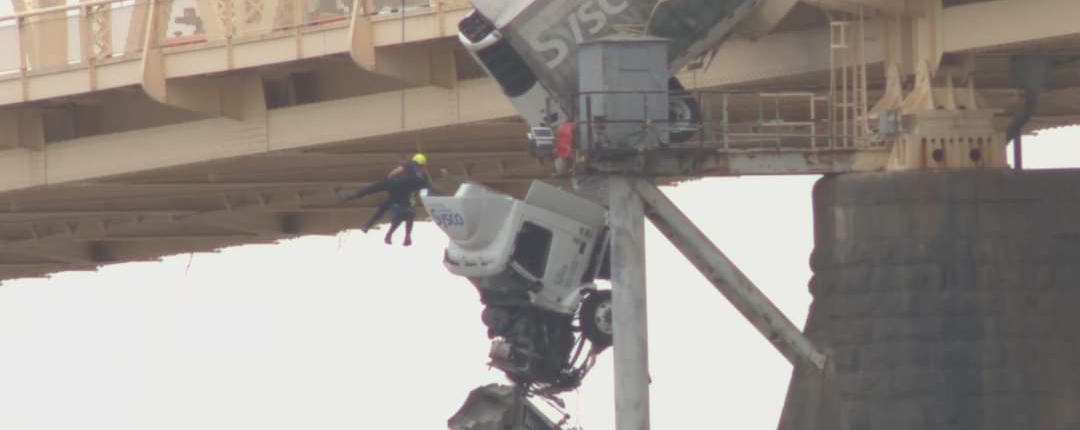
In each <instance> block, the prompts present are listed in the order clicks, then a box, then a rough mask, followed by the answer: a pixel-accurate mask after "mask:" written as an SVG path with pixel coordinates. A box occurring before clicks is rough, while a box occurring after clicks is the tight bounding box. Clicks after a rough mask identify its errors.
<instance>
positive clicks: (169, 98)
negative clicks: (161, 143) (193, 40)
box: [140, 1, 273, 120]
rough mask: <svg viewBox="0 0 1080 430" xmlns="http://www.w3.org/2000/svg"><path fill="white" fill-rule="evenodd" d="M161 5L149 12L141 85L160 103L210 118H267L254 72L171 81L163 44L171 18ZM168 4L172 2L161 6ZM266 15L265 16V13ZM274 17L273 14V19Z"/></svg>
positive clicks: (259, 83) (151, 6) (144, 42)
mask: <svg viewBox="0 0 1080 430" xmlns="http://www.w3.org/2000/svg"><path fill="white" fill-rule="evenodd" d="M159 3H160V2H156V1H155V2H151V3H150V7H149V8H148V9H147V18H146V20H147V25H146V30H145V34H144V39H143V48H142V49H143V57H142V79H141V81H140V85H141V86H142V89H143V91H145V92H146V94H147V95H148V96H150V98H151V99H153V100H156V101H157V102H159V103H162V104H167V105H170V106H175V107H178V108H181V109H186V110H190V111H193V112H198V113H202V114H205V115H210V116H224V117H228V118H232V119H236V120H242V119H244V118H245V117H247V118H253V117H261V116H265V115H266V101H265V95H264V94H263V85H262V79H261V78H260V77H259V75H258V74H256V73H253V72H247V73H234V74H231V75H229V76H225V77H207V76H201V77H192V78H186V79H171V80H170V79H167V78H166V76H168V71H167V70H166V68H165V67H166V62H165V53H164V52H163V51H162V47H161V44H160V41H161V40H162V37H163V33H164V32H163V29H164V28H165V27H166V26H168V22H163V21H166V20H167V17H168V16H169V15H168V14H167V13H165V11H164V9H159V8H162V7H164V6H159ZM161 4H162V5H167V4H168V3H161ZM264 15H265V14H264ZM272 16H273V14H271V18H269V20H272V19H273V18H272Z"/></svg>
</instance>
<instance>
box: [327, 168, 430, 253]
mask: <svg viewBox="0 0 1080 430" xmlns="http://www.w3.org/2000/svg"><path fill="white" fill-rule="evenodd" d="M425 165H427V157H425V156H424V154H421V153H416V155H413V157H412V159H411V160H409V161H406V162H404V163H401V165H400V166H398V167H396V168H394V170H392V171H390V174H389V175H387V176H386V179H383V180H381V181H379V182H376V183H374V184H371V185H368V186H366V187H363V188H360V189H359V190H355V191H342V192H339V193H338V194H337V198H338V200H342V201H344V200H353V199H358V198H361V197H364V196H366V195H368V194H374V193H379V192H383V191H386V193H387V196H386V200H383V201H382V203H380V204H379V207H378V208H376V209H375V214H374V215H372V216H371V219H370V220H368V222H367V224H364V226H363V227H362V228H361V230H362V231H363V232H364V233H367V231H368V230H370V229H371V227H372V226H374V225H375V223H377V222H379V219H380V218H382V216H383V215H384V214H386V211H387V210H389V209H390V208H392V207H398V208H402V209H398V210H395V211H394V212H392V213H391V222H392V224H391V227H390V231H389V232H387V235H386V242H387V243H390V236H391V235H392V234H393V232H394V230H395V229H396V228H397V226H398V225H399V224H401V222H402V221H405V222H406V224H405V243H404V244H405V246H408V245H411V244H412V237H411V234H412V231H411V230H412V219H415V217H416V212H415V211H413V209H412V201H413V200H412V196H413V194H414V193H416V192H417V191H420V190H422V189H425V188H426V189H430V188H431V180H430V178H428V175H427V172H426V171H424V166H425ZM410 212H411V213H412V217H409V216H408V215H409V213H410Z"/></svg>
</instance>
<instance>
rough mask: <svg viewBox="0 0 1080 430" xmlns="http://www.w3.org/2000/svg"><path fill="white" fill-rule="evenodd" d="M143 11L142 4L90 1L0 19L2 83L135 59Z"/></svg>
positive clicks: (128, 0)
mask: <svg viewBox="0 0 1080 430" xmlns="http://www.w3.org/2000/svg"><path fill="white" fill-rule="evenodd" d="M146 11H147V8H146V2H145V1H136V0H94V1H86V2H83V3H75V4H68V5H59V6H51V7H45V8H39V9H34V10H30V11H23V12H16V13H14V14H11V15H6V16H0V79H5V78H11V77H18V76H23V77H25V76H27V75H32V74H37V73H46V72H50V71H55V70H58V69H67V68H72V67H92V66H93V65H96V64H103V63H107V62H110V61H116V60H117V59H120V58H124V57H130V56H133V55H134V56H138V55H139V54H140V52H141V50H142V34H143V33H142V32H141V31H142V30H141V28H140V27H139V26H138V24H137V23H140V22H141V19H138V18H139V17H140V13H141V16H143V17H144V16H145V15H146ZM133 24H135V25H133Z"/></svg>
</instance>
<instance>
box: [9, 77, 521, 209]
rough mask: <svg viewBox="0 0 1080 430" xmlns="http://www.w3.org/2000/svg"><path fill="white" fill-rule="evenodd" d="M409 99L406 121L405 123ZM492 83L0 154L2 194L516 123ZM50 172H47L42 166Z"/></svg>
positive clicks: (371, 97) (380, 96)
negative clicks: (485, 123) (403, 134)
mask: <svg viewBox="0 0 1080 430" xmlns="http://www.w3.org/2000/svg"><path fill="white" fill-rule="evenodd" d="M402 99H404V103H405V106H406V108H407V109H406V117H405V118H401V108H400V106H401V103H402ZM513 115H515V114H514V111H513V109H512V108H511V107H510V105H509V102H507V101H506V100H505V98H504V97H503V96H502V95H501V92H500V91H499V90H498V88H497V87H496V86H495V85H494V84H493V83H492V82H490V81H488V80H487V79H473V80H469V81H462V82H460V83H459V85H458V86H457V87H456V88H454V89H452V90H450V89H444V88H438V87H423V88H416V89H411V90H406V91H405V97H402V96H401V93H399V92H391V93H380V94H373V95H367V96H360V97H352V98H347V99H340V100H334V101H330V102H323V103H313V104H307V105H300V106H293V107H288V108H281V109H275V110H273V111H270V112H268V113H267V115H266V117H265V118H245V120H243V121H234V120H232V119H224V118H211V119H206V120H201V121H193V122H188V123H183V124H175V125H169V126H164V127H156V128H150V129H143V130H137V131H130V132H123V133H114V134H108V135H102V136H92V137H85V138H79V139H72V140H67V141H63V142H56V143H53V144H50V145H47V146H46V147H45V149H44V150H42V151H26V150H18V149H14V150H8V151H3V152H0V171H3V172H5V174H4V175H3V176H2V177H0V192H3V191H10V190H17V189H25V188H29V187H33V186H40V185H46V184H60V183H66V182H74V181H86V180H94V179H101V178H105V177H110V176H117V175H124V174H133V173H137V172H144V171H149V170H154V169H160V168H166V167H177V166H182V165H189V164H195V163H202V162H210V161H221V160H223V159H227V158H232V157H243V156H249V155H255V154H263V153H269V152H272V151H278V150H296V149H305V148H314V147H317V146H320V145H325V144H329V143H335V142H344V141H353V140H357V139H364V138H369V137H376V136H385V135H393V134H396V133H401V132H410V131H419V130H429V129H437V128H440V127H446V126H451V125H463V124H466V123H470V122H476V121H486V120H494V119H500V118H507V117H512V116H513ZM45 166H48V169H46V168H45Z"/></svg>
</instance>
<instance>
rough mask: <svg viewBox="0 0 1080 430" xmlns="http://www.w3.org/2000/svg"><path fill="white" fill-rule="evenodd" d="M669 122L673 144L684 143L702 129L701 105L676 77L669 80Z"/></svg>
mask: <svg viewBox="0 0 1080 430" xmlns="http://www.w3.org/2000/svg"><path fill="white" fill-rule="evenodd" d="M668 93H669V95H668V121H669V124H670V126H671V133H670V139H671V143H683V142H686V141H687V140H690V138H692V137H694V135H695V134H697V132H698V129H700V128H701V105H700V104H698V101H697V99H696V98H695V97H694V95H693V94H690V93H688V92H687V91H686V88H684V87H683V86H682V83H681V82H679V80H678V79H676V78H675V77H674V76H672V77H671V78H670V79H668Z"/></svg>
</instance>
